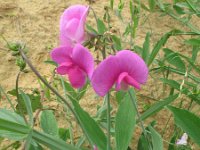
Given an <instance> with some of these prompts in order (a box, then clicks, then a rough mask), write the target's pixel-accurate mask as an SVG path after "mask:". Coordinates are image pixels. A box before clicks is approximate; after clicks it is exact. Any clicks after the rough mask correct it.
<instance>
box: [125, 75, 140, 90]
mask: <svg viewBox="0 0 200 150" xmlns="http://www.w3.org/2000/svg"><path fill="white" fill-rule="evenodd" d="M124 81H125V83H126V84H128V85H132V86H133V87H135V88H136V89H138V90H139V89H140V84H139V83H138V82H137V81H136V80H135V79H133V78H132V77H131V76H129V75H127V76H126V77H125V80H124Z"/></svg>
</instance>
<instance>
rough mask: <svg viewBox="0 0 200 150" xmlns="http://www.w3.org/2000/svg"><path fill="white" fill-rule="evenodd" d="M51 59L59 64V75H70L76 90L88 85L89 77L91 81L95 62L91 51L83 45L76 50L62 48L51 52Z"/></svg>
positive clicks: (75, 47) (76, 47) (77, 45)
mask: <svg viewBox="0 0 200 150" xmlns="http://www.w3.org/2000/svg"><path fill="white" fill-rule="evenodd" d="M51 58H52V60H53V61H55V62H56V63H57V64H58V67H57V70H56V71H57V73H58V74H61V75H68V77H69V81H70V83H71V84H72V86H73V87H74V88H81V87H83V86H84V84H85V83H86V80H87V77H89V79H91V76H92V73H93V70H94V60H93V57H92V55H91V54H90V52H89V50H88V49H87V48H85V47H83V46H82V45H81V44H76V45H75V46H74V48H71V47H69V46H61V47H58V48H55V49H53V50H52V52H51Z"/></svg>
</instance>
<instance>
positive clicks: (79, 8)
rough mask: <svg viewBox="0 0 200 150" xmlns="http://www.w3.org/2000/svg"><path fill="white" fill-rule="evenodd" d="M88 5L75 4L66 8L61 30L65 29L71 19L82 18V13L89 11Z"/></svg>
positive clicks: (61, 21)
mask: <svg viewBox="0 0 200 150" xmlns="http://www.w3.org/2000/svg"><path fill="white" fill-rule="evenodd" d="M87 9H88V8H87V7H86V6H84V5H73V6H70V7H69V8H67V9H65V11H64V13H63V14H62V16H61V18H60V31H64V30H65V26H66V24H67V23H68V21H69V20H71V19H73V18H76V19H78V20H80V19H81V18H82V15H83V14H84V13H85V11H87Z"/></svg>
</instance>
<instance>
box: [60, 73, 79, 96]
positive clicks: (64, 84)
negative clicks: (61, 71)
mask: <svg viewBox="0 0 200 150" xmlns="http://www.w3.org/2000/svg"><path fill="white" fill-rule="evenodd" d="M60 80H61V83H62V87H63V90H64V92H65V94H67V93H68V94H69V95H70V96H72V97H73V98H76V97H77V92H76V91H75V90H74V88H73V87H72V86H71V84H70V83H68V82H66V81H64V79H63V78H62V77H61V78H60Z"/></svg>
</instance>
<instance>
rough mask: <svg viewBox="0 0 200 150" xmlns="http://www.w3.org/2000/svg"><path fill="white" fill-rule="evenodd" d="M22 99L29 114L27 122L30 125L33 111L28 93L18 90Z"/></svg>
mask: <svg viewBox="0 0 200 150" xmlns="http://www.w3.org/2000/svg"><path fill="white" fill-rule="evenodd" d="M20 93H21V96H22V99H23V100H24V103H25V107H26V110H27V113H28V116H29V123H30V125H31V126H32V125H33V111H32V106H31V100H30V98H29V96H28V95H26V94H25V93H24V92H23V91H20Z"/></svg>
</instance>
